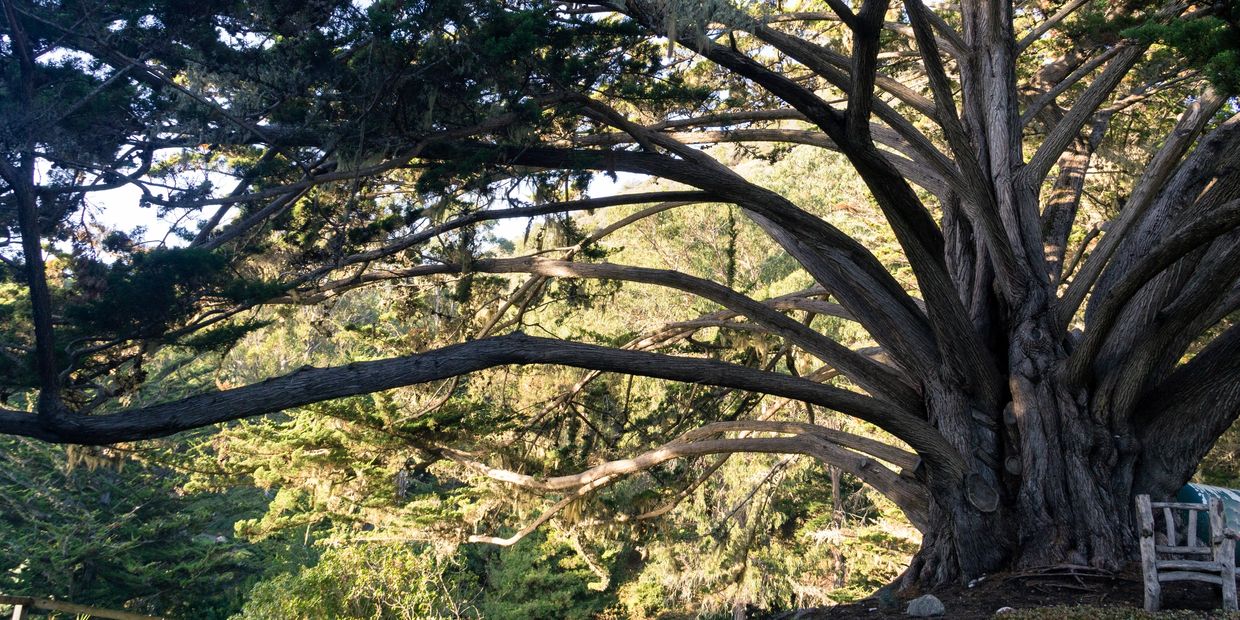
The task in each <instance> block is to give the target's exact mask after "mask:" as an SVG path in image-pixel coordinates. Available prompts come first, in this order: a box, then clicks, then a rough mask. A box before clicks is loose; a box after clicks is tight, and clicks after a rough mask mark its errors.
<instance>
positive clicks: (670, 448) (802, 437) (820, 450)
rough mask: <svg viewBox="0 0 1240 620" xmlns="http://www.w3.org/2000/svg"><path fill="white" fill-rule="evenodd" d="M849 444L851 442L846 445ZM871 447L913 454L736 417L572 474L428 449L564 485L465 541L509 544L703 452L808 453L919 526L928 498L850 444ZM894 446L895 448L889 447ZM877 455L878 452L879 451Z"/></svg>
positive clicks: (534, 482)
mask: <svg viewBox="0 0 1240 620" xmlns="http://www.w3.org/2000/svg"><path fill="white" fill-rule="evenodd" d="M737 431H744V432H751V433H752V432H758V433H783V434H791V435H793V436H792V437H742V438H733V439H708V437H711V436H713V435H718V434H721V433H726V432H737ZM849 444H851V445H849ZM873 444H878V446H881V448H876V449H879V450H880V451H882V452H883V453H884V454H886V455H887V456H888V457H890V458H893V459H896V460H899V461H901V462H903V463H905V464H908V465H910V466H911V467H915V466H916V459H915V457H913V456H912V455H909V454H907V453H899V451H898V450H895V449H893V448H891V447H890V446H885V445H883V444H881V443H880V442H877V441H874V440H870V439H867V438H864V437H859V436H856V435H850V434H848V433H843V432H841V431H834V430H832V429H827V428H825V427H821V426H817V425H813V424H805V423H798V422H773V421H737V422H719V423H715V424H708V425H706V426H703V427H701V428H698V429H694V430H693V431H690V432H689V433H686V434H684V435H682V436H681V437H679V438H677V439H675V440H674V441H672V442H669V443H667V444H664V445H662V446H659V447H657V448H654V449H652V450H649V451H646V452H644V453H642V454H640V455H638V456H635V457H633V458H628V459H621V460H617V461H609V462H607V463H603V464H600V465H596V466H594V467H591V468H590V469H587V470H585V471H583V472H580V473H577V474H571V475H566V476H555V477H551V478H537V477H534V476H529V475H526V474H520V473H517V472H514V471H510V470H506V469H498V468H494V467H491V466H489V465H486V464H485V463H483V462H481V461H478V460H476V458H475V457H474V456H473V455H471V454H469V453H467V452H463V451H460V450H456V449H453V448H448V447H443V446H439V447H434V448H431V450H432V451H433V452H435V453H437V454H440V455H442V456H444V457H446V458H448V459H450V460H452V461H454V462H456V463H458V464H461V465H463V466H466V467H468V468H469V469H471V470H473V471H475V472H477V473H479V474H481V475H483V476H486V477H488V478H491V479H493V480H497V481H499V482H503V483H506V484H511V485H514V486H518V487H521V488H526V489H531V490H536V491H552V492H554V491H566V492H567V493H566V495H565V496H564V497H563V498H562V499H560V500H559V501H558V502H556V503H555V504H554V505H552V506H551V508H549V509H548V510H546V511H544V512H543V513H542V514H541V515H540V516H539V517H538V518H537V519H535V520H534V521H533V522H531V523H530V524H528V525H527V526H526V527H524V528H522V529H521V530H520V531H519V532H517V533H516V534H514V535H513V536H512V537H509V538H497V537H492V536H471V537H470V538H469V541H470V542H487V543H492V544H498V545H505V546H506V545H511V544H513V543H515V542H517V541H518V540H520V539H521V538H523V537H525V536H526V535H528V534H529V533H530V532H533V531H534V530H535V529H537V527H538V526H540V525H542V524H543V523H546V522H547V521H548V520H550V519H551V518H552V517H553V516H554V515H555V514H556V513H557V512H559V511H560V510H562V509H563V508H565V507H566V506H568V505H569V504H570V503H572V502H574V501H577V500H578V499H580V498H581V497H583V496H585V495H587V494H589V493H591V492H593V491H595V490H597V489H599V488H601V487H603V486H606V485H608V484H611V483H613V482H615V480H616V479H617V478H619V477H621V476H626V475H631V474H634V473H639V472H642V471H646V470H648V469H651V468H653V467H656V466H658V465H661V464H663V463H666V462H668V461H672V460H676V459H683V458H693V457H699V456H706V455H711V454H729V455H730V454H738V453H766V454H803V455H807V456H812V457H814V458H816V459H818V460H820V461H822V462H823V463H824V464H826V465H831V466H835V467H839V468H840V469H841V470H843V471H845V472H847V473H849V474H852V475H854V476H856V477H857V478H859V479H860V480H861V481H862V482H864V483H866V484H869V485H870V486H872V487H874V488H875V490H877V491H878V492H880V493H882V494H883V495H884V496H886V497H888V498H890V499H891V500H892V501H894V502H895V503H896V505H897V506H899V507H900V508H901V510H903V511H904V512H905V513H906V514H907V515H908V516H909V518H910V520H911V521H913V523H914V524H915V525H917V526H918V527H919V528H922V527H924V524H925V523H926V517H927V513H926V511H927V509H928V501H929V498H928V496H927V495H926V493H925V490H924V488H923V487H921V486H920V485H919V484H917V483H915V482H913V481H912V480H910V479H908V478H905V477H901V476H899V475H897V474H896V472H894V471H892V470H890V469H888V468H886V467H884V466H882V465H880V464H878V463H875V462H874V461H872V460H871V459H868V458H866V457H864V456H861V455H859V454H857V453H856V452H854V451H852V450H850V449H849V448H853V447H854V446H856V445H862V446H866V447H872V446H873ZM893 450H895V452H892V451H893ZM880 458H882V457H880Z"/></svg>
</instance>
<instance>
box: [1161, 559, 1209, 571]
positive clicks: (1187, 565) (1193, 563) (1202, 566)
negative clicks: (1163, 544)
mask: <svg viewBox="0 0 1240 620" xmlns="http://www.w3.org/2000/svg"><path fill="white" fill-rule="evenodd" d="M1164 568H1166V569H1169V570H1198V571H1211V572H1215V573H1221V572H1222V571H1223V570H1224V568H1225V567H1224V566H1223V563H1222V562H1216V561H1205V560H1158V570H1162V569H1164Z"/></svg>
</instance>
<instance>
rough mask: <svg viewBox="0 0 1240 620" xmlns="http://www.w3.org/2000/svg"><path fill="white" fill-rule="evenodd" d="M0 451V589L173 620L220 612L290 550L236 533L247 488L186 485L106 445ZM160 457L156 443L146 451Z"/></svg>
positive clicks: (251, 504) (21, 444)
mask: <svg viewBox="0 0 1240 620" xmlns="http://www.w3.org/2000/svg"><path fill="white" fill-rule="evenodd" d="M0 443H2V444H3V445H2V446H0V470H3V472H4V474H3V476H0V503H3V510H0V537H2V538H3V540H4V541H5V543H4V545H0V590H2V591H3V592H4V593H5V594H10V595H30V596H39V597H56V598H61V599H64V600H68V601H73V602H76V603H83V604H90V605H97V606H101V607H109V608H115V609H128V610H131V611H135V612H140V613H152V614H167V615H170V616H174V617H187V618H188V617H193V618H204V619H212V618H226V617H228V615H229V614H230V613H232V611H234V610H236V609H238V608H239V607H240V605H241V603H242V601H243V597H244V596H245V594H246V593H247V592H248V591H249V589H250V588H251V586H252V585H253V584H254V583H256V582H258V581H259V580H260V579H262V578H263V577H264V575H266V574H267V573H269V572H271V571H278V570H281V569H282V563H283V562H284V561H286V560H288V559H290V558H296V557H297V549H296V546H295V545H292V546H291V545H290V544H289V543H288V542H287V541H284V540H281V539H272V540H270V541H268V542H266V543H264V544H261V545H254V544H250V543H248V542H247V541H245V540H241V539H238V538H235V537H234V536H233V532H232V530H233V522H234V521H235V520H236V519H239V518H243V517H246V516H249V515H253V514H255V513H257V512H259V511H261V510H262V509H263V507H264V505H265V504H266V500H265V498H264V497H263V495H262V493H260V492H258V491H257V490H256V489H253V488H245V487H241V488H234V489H221V490H219V491H218V492H214V493H192V492H186V491H185V490H184V488H183V487H182V486H181V484H182V482H183V481H184V477H183V475H181V474H178V473H177V472H176V471H174V470H170V469H167V468H165V467H161V466H159V465H156V464H153V463H148V462H143V461H136V460H132V459H131V458H130V457H129V455H127V454H125V453H123V452H117V451H114V450H98V449H87V448H69V449H66V448H63V447H58V446H49V445H45V444H39V443H35V442H32V441H28V440H24V439H13V438H7V439H3V440H2V442H0ZM152 455H154V456H159V455H160V450H158V449H156V450H154V451H152Z"/></svg>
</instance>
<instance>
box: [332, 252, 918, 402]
mask: <svg viewBox="0 0 1240 620" xmlns="http://www.w3.org/2000/svg"><path fill="white" fill-rule="evenodd" d="M465 271H476V272H481V273H529V274H534V275H539V276H546V277H556V278H601V279H611V280H621V281H626V282H639V283H644V284H654V285H658V286H665V287H669V288H674V289H676V290H681V291H685V292H687V293H691V294H694V295H697V296H699V297H702V298H704V299H708V300H710V301H713V302H715V303H717V304H719V305H721V306H724V307H725V308H728V309H729V310H732V311H733V312H736V313H738V314H740V315H742V316H745V317H747V318H749V319H750V320H753V321H754V322H756V323H758V324H759V325H762V326H763V327H766V328H768V329H770V330H771V331H772V333H775V334H777V335H780V336H782V337H785V338H788V339H789V340H790V341H792V342H793V343H795V344H797V345H798V346H800V347H801V348H803V349H805V350H806V351H808V352H810V353H812V354H814V355H816V356H818V357H819V358H821V359H822V360H823V361H825V362H827V363H829V364H831V365H833V366H835V367H836V368H837V369H839V370H840V372H842V373H844V374H845V375H847V376H848V377H849V378H850V379H852V380H853V381H854V382H856V383H857V385H860V386H861V387H862V388H863V389H865V390H866V391H868V392H870V393H871V394H874V395H876V396H881V397H883V398H885V399H888V400H890V401H891V402H893V403H896V404H898V405H899V406H900V407H902V408H903V409H905V410H907V411H909V412H917V411H920V410H921V399H920V397H919V396H918V395H917V393H916V392H915V391H914V390H913V389H912V388H911V387H910V386H908V385H907V384H906V383H905V382H904V381H903V380H902V379H900V377H899V376H898V375H897V374H896V373H895V372H893V371H892V370H890V369H888V368H887V367H885V366H883V365H882V364H878V363H876V362H874V361H872V360H869V359H868V358H866V357H864V356H861V355H858V354H856V353H854V352H853V351H852V350H850V349H848V348H847V347H845V346H843V345H841V344H839V343H837V342H835V341H834V340H831V339H830V338H828V337H826V336H824V335H822V334H820V333H818V332H816V331H814V330H812V329H810V328H809V327H808V326H806V325H804V324H802V323H800V322H799V321H796V320H794V319H792V318H789V317H788V316H785V315H783V314H781V313H780V312H779V311H777V310H775V309H773V308H771V307H769V306H767V305H765V304H763V303H762V302H759V301H757V300H754V299H751V298H749V297H746V296H744V295H742V294H740V293H737V292H736V291H733V290H732V289H730V288H728V287H726V286H723V285H721V284H719V283H717V282H713V281H710V280H706V279H703V278H697V277H694V276H690V275H688V274H684V273H681V272H678V271H670V270H666V269H650V268H646V267H633V266H629V265H616V264H611V263H578V262H573V261H560V260H547V259H539V258H531V257H522V258H499V259H483V260H477V261H473V262H471V263H469V264H468V265H465V266H462V265H460V264H447V263H444V264H435V265H422V266H418V267H411V268H408V269H400V270H393V271H391V272H389V273H388V274H376V277H380V278H383V279H390V278H393V277H413V276H419V275H430V274H435V273H463V272H465ZM368 276H370V274H367V275H363V276H361V277H358V278H352V279H349V280H347V281H345V282H343V284H345V285H349V284H355V285H360V284H363V283H365V282H366V280H367V278H368ZM823 309H824V310H826V309H830V308H823Z"/></svg>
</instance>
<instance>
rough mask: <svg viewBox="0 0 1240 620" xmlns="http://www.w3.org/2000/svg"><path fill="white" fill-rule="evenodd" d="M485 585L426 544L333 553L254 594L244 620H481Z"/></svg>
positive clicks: (260, 587) (355, 548) (374, 546)
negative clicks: (480, 591)
mask: <svg viewBox="0 0 1240 620" xmlns="http://www.w3.org/2000/svg"><path fill="white" fill-rule="evenodd" d="M478 589H479V584H478V579H477V577H476V576H475V575H474V574H473V573H472V572H470V571H469V570H468V567H466V566H463V565H461V564H460V563H459V562H458V561H456V560H454V559H453V558H452V557H450V556H449V557H445V556H441V555H439V554H437V553H436V552H435V550H434V549H433V548H431V547H429V546H427V545H424V544H419V543H369V544H353V545H348V546H343V547H332V548H329V549H327V550H326V551H325V552H324V553H323V555H322V556H321V557H320V558H319V560H318V562H317V563H316V564H314V565H313V566H308V567H303V568H302V569H300V570H298V571H295V572H290V573H284V574H282V575H278V576H276V577H275V578H273V579H270V580H268V581H265V582H263V583H261V584H259V585H258V586H256V587H255V588H254V590H253V591H252V592H251V593H250V595H249V598H248V600H247V601H246V604H245V607H244V608H243V609H242V610H241V612H240V613H239V614H237V615H236V616H234V617H235V618H237V619H239V620H241V619H244V620H251V619H253V620H389V619H390V620H398V619H399V620H421V619H428V620H429V619H435V618H461V617H477V611H476V607H475V606H474V603H473V601H474V599H476V598H477V596H478Z"/></svg>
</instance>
